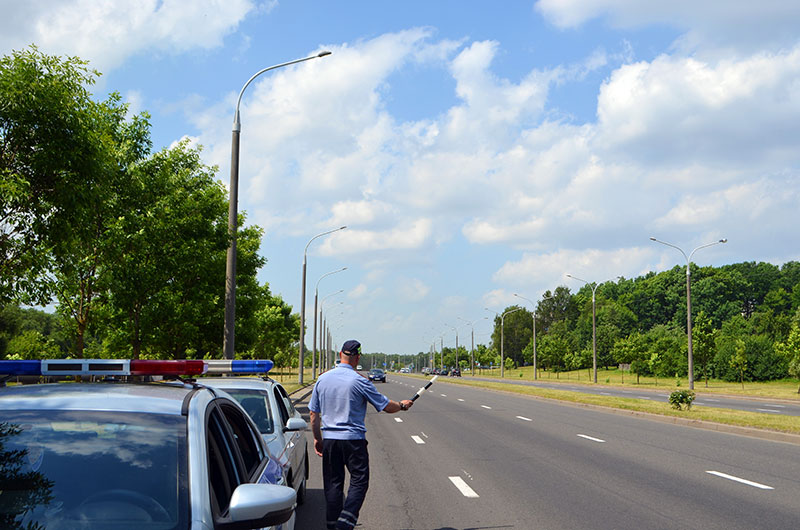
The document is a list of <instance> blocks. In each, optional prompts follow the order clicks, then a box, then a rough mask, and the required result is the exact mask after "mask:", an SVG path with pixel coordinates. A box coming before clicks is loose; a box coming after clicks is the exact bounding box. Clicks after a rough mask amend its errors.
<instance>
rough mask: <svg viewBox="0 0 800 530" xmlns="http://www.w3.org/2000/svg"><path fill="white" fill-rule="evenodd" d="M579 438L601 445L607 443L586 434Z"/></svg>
mask: <svg viewBox="0 0 800 530" xmlns="http://www.w3.org/2000/svg"><path fill="white" fill-rule="evenodd" d="M578 436H580V437H581V438H586V439H587V440H591V441H593V442H598V443H601V444H604V443H606V441H605V440H601V439H600V438H594V437H593V436H586V435H585V434H579V435H578Z"/></svg>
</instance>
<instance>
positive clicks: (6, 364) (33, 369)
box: [0, 361, 42, 375]
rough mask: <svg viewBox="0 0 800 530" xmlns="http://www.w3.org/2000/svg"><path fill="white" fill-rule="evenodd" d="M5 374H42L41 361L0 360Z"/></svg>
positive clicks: (0, 369) (0, 370)
mask: <svg viewBox="0 0 800 530" xmlns="http://www.w3.org/2000/svg"><path fill="white" fill-rule="evenodd" d="M0 374H3V375H42V362H41V361H0Z"/></svg>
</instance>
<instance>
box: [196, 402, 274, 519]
mask: <svg viewBox="0 0 800 530" xmlns="http://www.w3.org/2000/svg"><path fill="white" fill-rule="evenodd" d="M207 446H208V462H209V488H210V490H211V508H212V515H213V520H214V524H215V526H217V527H220V526H226V525H230V523H231V521H230V518H229V517H228V506H229V504H230V500H231V496H232V495H233V491H234V490H235V489H236V487H237V486H239V485H240V484H244V483H269V484H277V483H279V481H280V478H281V477H280V469H279V468H278V466H277V464H276V463H274V462H272V461H271V460H270V458H269V456H268V455H267V452H266V450H265V448H264V445H263V441H262V440H261V436H260V434H259V433H258V431H257V430H256V429H255V428H254V427H253V425H252V423H251V421H249V420H248V419H247V417H246V415H245V413H244V412H243V411H242V410H241V408H240V407H238V406H237V405H236V404H234V403H233V402H229V401H227V400H216V401H215V403H213V404H212V406H210V407H209V410H208V416H207Z"/></svg>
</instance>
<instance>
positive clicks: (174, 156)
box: [106, 142, 228, 359]
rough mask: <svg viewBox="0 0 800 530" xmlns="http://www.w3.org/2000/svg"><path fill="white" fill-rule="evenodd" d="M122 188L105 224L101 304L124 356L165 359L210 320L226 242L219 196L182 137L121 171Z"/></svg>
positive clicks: (194, 341) (179, 352)
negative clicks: (121, 339)
mask: <svg viewBox="0 0 800 530" xmlns="http://www.w3.org/2000/svg"><path fill="white" fill-rule="evenodd" d="M129 175H130V179H129V182H128V193H126V194H124V195H121V196H120V197H118V199H117V200H118V203H119V214H118V216H117V217H116V218H115V219H114V220H113V222H111V223H110V224H109V228H108V233H107V236H106V237H107V241H108V245H109V251H108V263H107V265H106V266H107V267H108V269H109V270H108V273H107V276H108V278H107V283H106V287H107V290H108V305H109V307H110V308H111V310H112V315H113V319H112V320H113V323H114V324H115V327H117V329H120V330H124V334H125V336H126V339H127V342H128V344H130V346H131V351H132V356H133V358H134V359H138V358H139V357H140V355H141V354H142V352H143V350H149V351H150V352H151V353H155V354H158V355H163V354H167V355H168V356H170V357H173V358H184V357H185V351H186V350H187V349H188V348H189V347H190V346H194V348H195V349H198V348H200V347H201V345H200V344H199V338H200V326H201V325H202V324H203V323H204V322H207V321H208V320H215V319H216V317H215V313H216V312H217V311H218V307H217V306H218V304H217V303H215V299H216V298H218V294H217V293H218V291H219V285H220V283H219V281H218V278H219V275H220V274H224V272H222V271H224V255H225V252H226V248H227V242H228V238H227V228H226V222H227V212H226V210H227V201H226V199H225V194H224V190H223V189H222V187H221V185H219V184H218V183H216V182H215V181H214V180H213V176H214V169H213V168H209V167H207V166H204V165H203V164H202V163H201V162H200V154H199V150H198V149H192V148H190V147H189V145H188V143H187V142H181V143H179V144H178V145H177V146H175V147H173V148H170V149H164V150H162V151H160V152H158V153H156V154H155V155H153V156H152V157H150V158H148V159H147V160H144V161H141V162H140V163H138V164H136V165H135V166H134V167H132V168H131V169H130V171H129Z"/></svg>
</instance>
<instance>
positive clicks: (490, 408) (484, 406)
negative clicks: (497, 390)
mask: <svg viewBox="0 0 800 530" xmlns="http://www.w3.org/2000/svg"><path fill="white" fill-rule="evenodd" d="M481 407H483V408H485V409H489V410H492V407H487V406H486V405H481Z"/></svg>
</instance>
